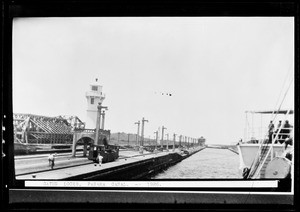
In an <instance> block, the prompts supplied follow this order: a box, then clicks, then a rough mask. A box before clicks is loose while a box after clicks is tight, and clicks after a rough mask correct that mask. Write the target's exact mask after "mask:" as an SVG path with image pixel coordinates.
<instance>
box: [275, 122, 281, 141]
mask: <svg viewBox="0 0 300 212" xmlns="http://www.w3.org/2000/svg"><path fill="white" fill-rule="evenodd" d="M280 127H281V120H280V121H279V122H278V124H277V129H276V131H275V134H277V133H279V134H278V137H277V139H276V141H275V144H276V143H277V142H278V140H280V139H281V135H280V133H281V131H280V132H278V131H279V129H280Z"/></svg>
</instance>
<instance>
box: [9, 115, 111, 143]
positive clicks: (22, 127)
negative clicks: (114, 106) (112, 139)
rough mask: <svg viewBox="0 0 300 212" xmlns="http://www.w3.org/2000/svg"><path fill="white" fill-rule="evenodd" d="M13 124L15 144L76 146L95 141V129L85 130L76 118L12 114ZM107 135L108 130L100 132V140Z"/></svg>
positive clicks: (82, 123) (83, 125)
mask: <svg viewBox="0 0 300 212" xmlns="http://www.w3.org/2000/svg"><path fill="white" fill-rule="evenodd" d="M13 124H14V139H15V143H20V144H25V145H43V146H65V145H69V146H72V145H73V146H74V145H75V146H76V145H77V144H85V145H86V144H87V143H91V142H92V141H94V140H95V129H85V124H84V122H82V121H81V120H80V119H79V118H78V117H77V116H57V117H47V116H40V115H33V114H21V113H14V114H13ZM101 135H102V136H101ZM109 135H110V131H109V130H100V138H101V137H104V136H106V137H109Z"/></svg>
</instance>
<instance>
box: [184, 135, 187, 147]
mask: <svg viewBox="0 0 300 212" xmlns="http://www.w3.org/2000/svg"><path fill="white" fill-rule="evenodd" d="M186 138H187V137H186V136H184V145H185V146H186V147H187V142H186Z"/></svg>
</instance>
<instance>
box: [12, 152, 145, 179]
mask: <svg viewBox="0 0 300 212" xmlns="http://www.w3.org/2000/svg"><path fill="white" fill-rule="evenodd" d="M147 154H150V152H147V151H145V152H144V154H143V155H147ZM48 156H49V154H41V155H26V156H15V175H16V176H19V175H24V174H31V173H36V172H41V171H49V170H51V167H50V166H49V161H48ZM138 156H141V155H140V154H139V152H138V151H133V150H120V151H119V159H125V158H129V157H138ZM85 164H93V161H91V160H89V159H87V157H83V153H82V152H77V153H76V157H75V158H74V157H71V153H59V154H57V156H56V157H55V166H54V169H58V168H66V167H74V166H80V165H85Z"/></svg>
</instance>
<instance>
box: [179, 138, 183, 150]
mask: <svg viewBox="0 0 300 212" xmlns="http://www.w3.org/2000/svg"><path fill="white" fill-rule="evenodd" d="M181 139H182V135H180V136H179V148H180V149H181Z"/></svg>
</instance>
